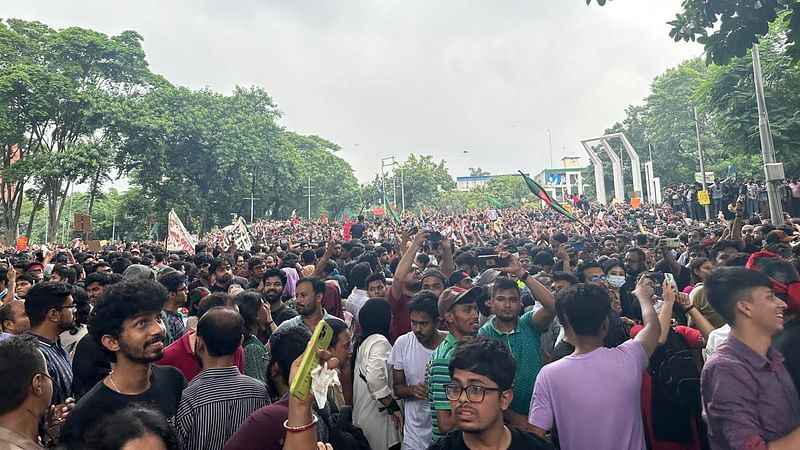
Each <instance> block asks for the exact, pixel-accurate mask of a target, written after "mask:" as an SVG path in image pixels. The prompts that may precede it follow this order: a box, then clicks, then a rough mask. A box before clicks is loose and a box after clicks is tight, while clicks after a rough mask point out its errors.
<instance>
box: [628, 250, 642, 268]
mask: <svg viewBox="0 0 800 450" xmlns="http://www.w3.org/2000/svg"><path fill="white" fill-rule="evenodd" d="M625 253H636V254H637V255H639V263H640V264H642V267H644V268H645V269H646V266H645V264H646V261H647V255H646V254H645V252H644V250H642V249H641V248H639V247H631V248H629V249H628V250H627V251H626V252H625Z"/></svg>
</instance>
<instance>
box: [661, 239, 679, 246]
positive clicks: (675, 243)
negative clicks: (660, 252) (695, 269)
mask: <svg viewBox="0 0 800 450" xmlns="http://www.w3.org/2000/svg"><path fill="white" fill-rule="evenodd" d="M658 245H660V246H661V247H666V248H678V247H680V246H681V240H680V239H678V238H661V239H659V240H658Z"/></svg>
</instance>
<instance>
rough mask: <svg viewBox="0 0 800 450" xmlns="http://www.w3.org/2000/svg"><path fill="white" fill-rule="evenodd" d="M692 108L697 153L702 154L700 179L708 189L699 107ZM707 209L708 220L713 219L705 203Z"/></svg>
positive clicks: (704, 188)
mask: <svg viewBox="0 0 800 450" xmlns="http://www.w3.org/2000/svg"><path fill="white" fill-rule="evenodd" d="M692 110H693V111H694V129H695V132H696V133H697V153H698V154H699V156H700V179H701V184H702V185H703V190H704V191H705V190H706V166H705V162H704V161H703V146H701V145H700V121H699V120H697V108H696V107H693V108H692ZM704 208H705V210H706V220H711V209H710V208H709V206H708V205H704Z"/></svg>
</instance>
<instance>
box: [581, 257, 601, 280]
mask: <svg viewBox="0 0 800 450" xmlns="http://www.w3.org/2000/svg"><path fill="white" fill-rule="evenodd" d="M594 268H597V269H600V270H603V267H602V266H601V265H600V263H598V262H597V261H583V262H582V263H580V264H578V267H577V268H575V273H576V274H578V281H580V282H581V283H586V275H585V274H584V272H586V271H587V270H589V269H594ZM603 272H605V270H603Z"/></svg>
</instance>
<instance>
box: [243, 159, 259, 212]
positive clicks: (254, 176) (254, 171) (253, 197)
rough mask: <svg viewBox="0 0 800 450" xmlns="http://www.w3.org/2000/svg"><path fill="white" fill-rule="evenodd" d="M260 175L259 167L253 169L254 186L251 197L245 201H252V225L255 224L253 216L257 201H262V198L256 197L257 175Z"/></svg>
mask: <svg viewBox="0 0 800 450" xmlns="http://www.w3.org/2000/svg"><path fill="white" fill-rule="evenodd" d="M257 173H258V167H253V184H252V187H251V189H250V197H245V198H244V200H250V223H253V216H254V214H253V213H254V210H255V201H256V200H261V199H260V198H258V197H256V174H257Z"/></svg>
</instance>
